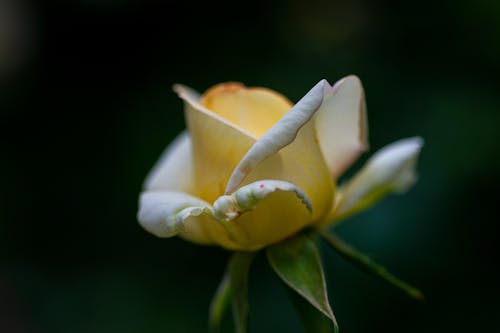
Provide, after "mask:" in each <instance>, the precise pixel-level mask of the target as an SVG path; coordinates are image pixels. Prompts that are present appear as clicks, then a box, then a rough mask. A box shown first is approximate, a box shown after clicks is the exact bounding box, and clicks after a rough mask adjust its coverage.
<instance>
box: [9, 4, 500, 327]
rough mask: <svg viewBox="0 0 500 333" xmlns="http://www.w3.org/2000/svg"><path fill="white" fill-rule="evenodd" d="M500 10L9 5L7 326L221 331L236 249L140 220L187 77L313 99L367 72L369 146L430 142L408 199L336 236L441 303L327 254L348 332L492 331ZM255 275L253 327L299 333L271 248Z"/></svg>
mask: <svg viewBox="0 0 500 333" xmlns="http://www.w3.org/2000/svg"><path fill="white" fill-rule="evenodd" d="M499 17H500V2H494V1H486V0H479V1H440V2H435V1H427V0H424V1H419V2H415V3H413V2H412V3H404V4H402V3H400V2H396V1H394V2H391V1H363V0H351V1H326V0H324V1H307V2H305V1H284V0H283V1H260V0H256V1H252V2H204V3H201V4H195V3H193V2H189V1H184V2H175V3H174V4H169V3H168V2H166V1H154V0H141V1H139V0H73V1H70V0H66V1H57V0H54V1H34V0H33V1H29V0H0V152H1V157H0V175H1V184H2V191H0V331H1V332H6V333H24V332H29V333H32V332H33V333H38V332H51V333H58V332H120V333H125V332H148V333H154V332H174V333H177V332H179V333H182V332H189V333H190V332H206V331H207V329H206V326H207V325H206V321H207V310H208V304H209V301H210V298H211V296H212V294H213V292H214V291H215V288H216V286H217V284H218V282H219V279H220V278H221V275H222V272H223V270H224V267H225V263H226V260H227V258H228V253H227V252H225V251H223V250H221V249H217V248H206V247H200V246H197V245H194V244H190V243H187V242H184V241H182V240H180V239H177V238H174V239H157V238H155V237H153V236H151V235H150V234H148V233H146V232H145V231H143V230H142V229H141V228H140V227H139V225H138V223H137V221H136V217H135V216H136V210H137V197H138V194H139V191H140V190H141V183H142V181H143V179H144V177H145V175H146V174H147V172H148V171H149V169H150V168H151V167H152V165H153V163H154V162H155V161H156V159H157V157H158V156H159V154H160V153H161V152H162V150H163V149H164V148H165V146H166V145H167V144H168V142H170V140H172V138H174V137H175V135H176V134H177V133H179V132H180V131H181V130H182V129H183V128H184V120H183V112H182V103H181V101H180V100H179V99H178V98H177V97H176V96H175V94H174V93H173V92H172V91H171V86H172V84H173V83H176V82H180V83H184V84H187V85H189V86H191V87H193V88H195V89H197V90H199V91H203V90H205V89H207V88H208V87H210V86H211V85H212V84H215V83H218V82H223V81H229V80H233V81H241V82H244V83H245V84H247V85H250V86H252V85H254V86H255V85H257V86H266V87H269V88H273V89H275V90H277V91H280V92H281V93H283V94H285V95H286V96H288V97H289V98H290V99H291V100H292V101H297V100H298V99H299V98H300V97H302V95H303V94H304V93H305V92H306V91H307V90H308V89H309V88H310V87H312V86H313V85H314V84H315V83H316V82H317V81H318V80H319V79H321V78H326V79H328V80H329V81H330V82H331V83H334V82H335V81H336V80H338V79H340V78H341V77H343V76H345V75H348V74H352V73H353V74H357V75H358V76H359V77H360V78H361V79H362V81H363V83H364V86H365V90H366V96H367V104H368V112H369V124H370V142H371V150H370V153H369V154H368V155H370V154H371V153H373V152H374V151H376V150H377V149H379V148H380V147H382V146H383V145H385V144H388V143H390V142H392V141H394V140H396V139H398V138H402V137H409V136H414V135H420V136H422V137H423V138H424V139H425V142H426V144H425V147H424V149H423V153H422V156H421V162H420V165H419V173H420V180H419V182H418V183H417V185H416V186H415V187H414V188H413V189H412V190H411V191H410V192H409V193H408V194H407V195H405V196H393V197H390V198H387V199H386V200H384V201H383V202H382V203H381V204H380V205H378V206H377V207H376V208H374V209H372V210H370V211H368V212H365V213H363V214H361V215H359V216H356V217H355V218H352V219H350V220H348V221H346V222H344V223H343V224H341V225H339V226H338V227H337V228H336V230H337V231H338V233H339V234H340V235H342V236H343V237H344V239H346V240H347V241H349V242H351V243H352V244H354V245H356V246H357V247H358V248H359V249H361V250H363V251H365V252H367V253H369V254H371V255H372V256H373V257H374V258H376V259H377V260H378V261H379V262H380V263H383V264H384V265H386V266H387V267H388V268H390V269H391V270H392V271H393V272H394V273H395V274H396V275H398V276H400V277H402V278H403V279H405V280H407V281H409V282H411V283H412V284H414V285H416V286H418V287H420V288H421V289H422V290H423V291H424V293H425V295H426V297H427V302H426V303H425V304H419V303H417V302H415V301H413V300H411V299H408V298H407V297H406V296H405V295H404V294H403V293H401V292H400V291H398V290H396V289H394V288H392V287H391V286H388V285H386V284H385V283H384V282H381V281H379V280H377V279H375V278H373V277H371V276H367V275H365V274H364V273H362V272H360V271H358V270H357V269H355V268H353V267H351V266H350V265H349V264H347V263H346V262H344V261H343V259H342V258H340V257H338V256H337V255H335V254H333V253H332V252H330V251H328V249H326V248H323V257H324V259H325V262H326V274H327V279H328V285H329V291H330V299H331V303H332V307H333V309H334V312H335V313H336V316H337V319H338V321H339V323H340V326H341V332H349V333H354V332H386V333H387V332H451V331H453V332H471V331H475V332H483V331H484V332H493V331H495V330H496V329H498V320H497V318H496V316H497V315H498V313H499V310H500V306H499V302H498V299H499V298H500V287H499V285H498V282H499V281H500V272H499V270H498V258H497V255H496V252H497V251H498V247H499V245H498V238H499V237H498V235H499V227H498V223H497V222H498V221H497V222H495V220H497V219H498V218H496V217H495V216H497V215H498V194H497V191H498V188H499V185H500V176H499V174H498V170H499V169H500V159H499V158H498V157H499V156H498V152H499V145H498V140H499V134H498V133H499V130H498V126H499V124H500V110H499V108H500V94H499V88H500V83H499V82H500V81H499V80H498V77H499V75H500V20H499V19H498V18H499ZM365 159H366V157H364V158H363V159H361V161H360V162H359V163H357V164H356V167H359V166H360V165H361V164H362V162H363V161H364V160H365ZM253 268H254V269H253V271H252V274H251V277H250V292H251V299H250V306H251V313H250V332H302V328H301V326H300V323H299V321H298V319H297V317H296V315H295V313H294V311H293V308H292V306H291V305H289V303H288V300H287V297H286V293H285V291H284V289H283V288H282V286H281V285H280V282H279V281H278V280H277V278H276V277H275V276H274V275H273V274H272V272H271V271H270V270H269V268H267V266H266V263H265V260H263V258H262V257H259V258H258V259H257V261H256V263H255V265H254V267H253ZM225 329H226V330H225V332H231V319H230V316H229V315H228V316H227V318H226V320H225Z"/></svg>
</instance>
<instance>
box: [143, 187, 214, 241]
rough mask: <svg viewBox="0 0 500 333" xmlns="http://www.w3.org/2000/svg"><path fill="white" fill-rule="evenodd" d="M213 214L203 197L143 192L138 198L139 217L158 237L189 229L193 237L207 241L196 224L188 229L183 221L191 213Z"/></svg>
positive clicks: (144, 225) (145, 226) (174, 193)
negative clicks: (201, 198)
mask: <svg viewBox="0 0 500 333" xmlns="http://www.w3.org/2000/svg"><path fill="white" fill-rule="evenodd" d="M204 213H206V214H211V209H210V205H209V204H208V203H206V202H205V201H203V200H200V199H198V198H195V197H192V196H190V195H188V194H185V193H181V192H153V191H148V192H143V193H141V197H140V199H139V212H138V214H137V219H138V220H139V223H140V224H141V226H142V227H143V228H144V229H146V230H147V231H149V232H150V233H152V234H153V235H155V236H158V237H172V236H176V235H177V234H179V233H180V232H182V231H184V232H188V233H189V234H190V236H191V238H192V239H194V240H195V241H197V242H200V243H208V242H209V240H208V239H206V236H205V235H204V233H203V231H202V230H201V228H200V227H199V225H197V224H193V225H192V226H191V228H190V230H185V226H184V221H186V220H187V219H188V218H189V217H191V216H200V215H202V214H204Z"/></svg>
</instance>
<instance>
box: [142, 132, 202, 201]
mask: <svg viewBox="0 0 500 333" xmlns="http://www.w3.org/2000/svg"><path fill="white" fill-rule="evenodd" d="M193 174H194V170H193V155H192V147H191V138H190V136H189V134H188V133H187V132H186V131H184V132H182V133H181V134H179V136H177V138H175V140H174V141H172V143H170V145H169V146H168V147H167V148H166V149H165V151H164V152H163V154H162V155H161V157H160V159H159V160H158V162H156V165H155V166H154V167H153V169H152V170H151V171H150V172H149V175H148V176H147V177H146V180H145V181H144V189H146V190H168V191H180V192H186V193H192V191H193Z"/></svg>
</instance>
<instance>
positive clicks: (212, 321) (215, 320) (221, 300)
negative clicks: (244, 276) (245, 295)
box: [208, 270, 231, 333]
mask: <svg viewBox="0 0 500 333" xmlns="http://www.w3.org/2000/svg"><path fill="white" fill-rule="evenodd" d="M230 298H231V285H230V278H229V272H228V271H227V270H226V272H225V273H224V276H223V277H222V280H221V282H220V284H219V286H218V287H217V290H216V291H215V295H214V297H213V298H212V301H211V302H210V310H209V318H208V327H209V330H210V332H211V333H219V332H220V326H221V322H222V318H223V316H224V313H225V312H226V310H227V307H228V305H229V300H230Z"/></svg>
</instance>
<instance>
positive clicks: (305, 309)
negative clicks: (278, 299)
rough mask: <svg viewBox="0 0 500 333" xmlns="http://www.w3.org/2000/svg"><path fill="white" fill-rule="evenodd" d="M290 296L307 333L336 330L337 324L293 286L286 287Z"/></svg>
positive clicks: (328, 332)
mask: <svg viewBox="0 0 500 333" xmlns="http://www.w3.org/2000/svg"><path fill="white" fill-rule="evenodd" d="M286 291H287V293H288V298H289V299H290V301H291V302H292V304H293V307H294V308H295V311H296V312H297V313H298V315H299V317H300V320H301V322H302V325H303V326H304V329H305V331H306V333H331V332H334V331H335V325H334V324H333V323H332V321H331V320H330V319H329V318H328V317H326V316H325V315H324V314H323V313H321V312H319V311H318V310H317V309H316V308H315V307H314V306H312V305H311V303H309V302H308V301H306V300H305V299H304V298H303V297H302V296H300V295H299V294H298V293H296V292H295V291H294V290H292V289H291V288H288V287H286Z"/></svg>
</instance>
